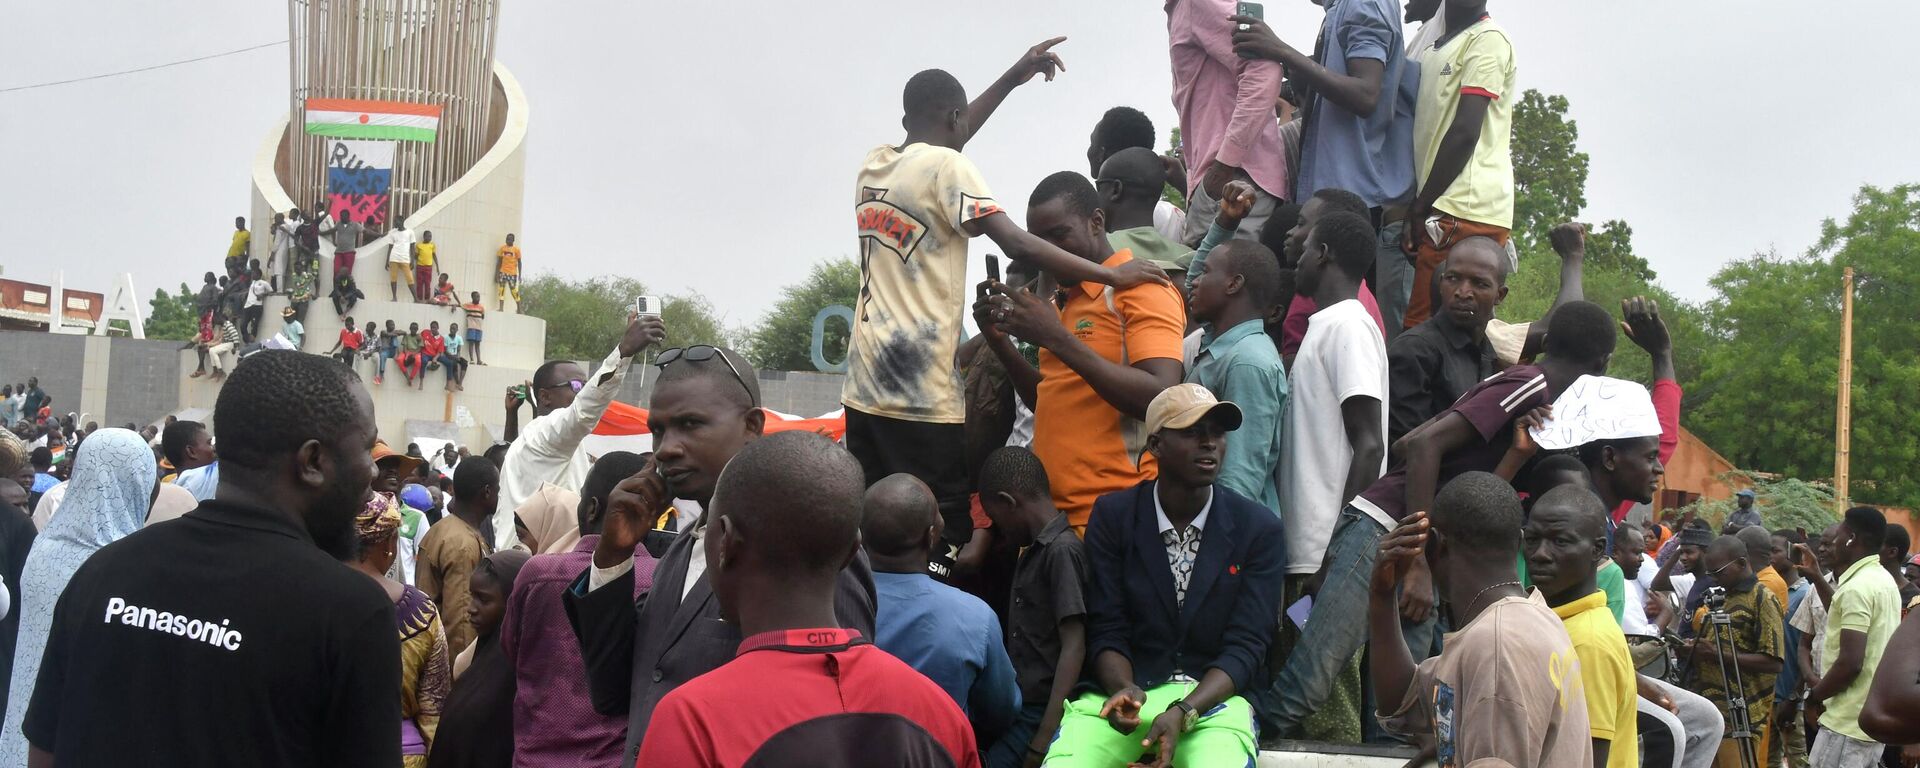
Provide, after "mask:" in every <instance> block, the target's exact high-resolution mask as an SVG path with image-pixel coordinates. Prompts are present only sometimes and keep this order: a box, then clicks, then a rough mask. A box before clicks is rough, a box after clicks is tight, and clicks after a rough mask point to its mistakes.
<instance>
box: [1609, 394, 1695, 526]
mask: <svg viewBox="0 0 1920 768" xmlns="http://www.w3.org/2000/svg"><path fill="white" fill-rule="evenodd" d="M1653 415H1654V416H1656V417H1659V419H1660V463H1661V464H1665V463H1667V462H1668V461H1670V460H1672V459H1673V449H1675V448H1678V447H1679V446H1680V384H1679V383H1678V382H1676V381H1674V380H1673V379H1661V380H1659V381H1656V382H1654V383H1653ZM1632 511H1633V502H1632V501H1627V500H1622V501H1621V502H1620V506H1619V507H1618V508H1616V509H1614V510H1613V522H1614V523H1616V524H1617V523H1619V522H1620V521H1622V520H1625V519H1627V513H1628V512H1632ZM1648 543H1649V544H1652V542H1648ZM1660 543H1661V544H1664V543H1666V541H1665V540H1664V539H1663V540H1661V542H1660ZM1653 546H1654V548H1655V549H1657V548H1658V547H1659V545H1658V544H1655V545H1653ZM1649 551H1654V550H1649Z"/></svg>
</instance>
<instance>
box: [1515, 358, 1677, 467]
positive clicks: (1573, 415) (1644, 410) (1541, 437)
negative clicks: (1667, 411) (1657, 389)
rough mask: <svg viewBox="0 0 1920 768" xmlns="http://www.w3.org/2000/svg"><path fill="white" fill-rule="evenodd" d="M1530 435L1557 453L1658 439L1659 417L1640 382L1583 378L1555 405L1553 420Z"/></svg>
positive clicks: (1557, 399)
mask: <svg viewBox="0 0 1920 768" xmlns="http://www.w3.org/2000/svg"><path fill="white" fill-rule="evenodd" d="M1531 434H1532V435H1533V440H1534V442H1535V443H1537V444H1539V446H1540V447H1541V449H1543V450H1549V451H1558V450H1565V449H1568V448H1578V447H1580V446H1582V445H1586V444H1587V443H1591V442H1593V441H1595V440H1619V439H1623V438H1629V437H1649V436H1658V435H1659V434H1660V417H1659V416H1658V415H1657V414H1655V413H1654V410H1653V396H1652V395H1650V394H1648V393H1647V388H1646V387H1643V386H1641V385H1640V383H1639V382H1634V381H1627V380H1625V379H1614V378H1608V377H1606V376H1581V377H1580V378H1579V379H1578V380H1576V381H1574V382H1573V386H1571V387H1568V388H1567V391H1565V392H1561V393H1560V397H1558V398H1556V399H1555V400H1554V401H1553V418H1551V419H1548V420H1547V423H1545V424H1542V425H1540V426H1538V427H1535V428H1534V429H1533V431H1532V433H1531Z"/></svg>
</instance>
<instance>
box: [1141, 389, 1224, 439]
mask: <svg viewBox="0 0 1920 768" xmlns="http://www.w3.org/2000/svg"><path fill="white" fill-rule="evenodd" d="M1216 411H1218V412H1219V413H1220V415H1221V416H1222V417H1223V418H1224V419H1225V420H1226V427H1227V430H1228V431H1232V430H1236V429H1239V428H1240V418H1241V417H1240V406H1237V405H1234V404H1233V403H1230V402H1223V401H1221V400H1220V399H1219V398H1216V397H1214V396H1213V393H1212V392H1209V391H1207V388H1206V387H1203V386H1200V385H1198V384H1175V385H1173V386H1171V387H1168V388H1166V390H1165V391H1163V392H1161V393H1160V394H1158V395H1154V397H1153V402H1152V403H1149V404H1148V405H1147V434H1149V435H1151V434H1154V433H1157V432H1159V431H1160V430H1163V429H1186V428H1187V427H1191V426H1193V425H1195V424H1198V423H1200V420H1201V419H1204V418H1206V417H1207V415H1208V414H1211V413H1214V412H1216Z"/></svg>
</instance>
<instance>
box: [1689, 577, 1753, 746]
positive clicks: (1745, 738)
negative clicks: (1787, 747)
mask: <svg viewBox="0 0 1920 768" xmlns="http://www.w3.org/2000/svg"><path fill="white" fill-rule="evenodd" d="M1706 604H1707V621H1706V626H1705V627H1702V628H1703V629H1707V630H1709V631H1710V633H1711V634H1712V636H1713V648H1714V651H1715V653H1714V656H1715V657H1716V658H1717V659H1719V661H1720V682H1721V683H1722V684H1723V686H1724V687H1725V688H1726V692H1727V738H1729V739H1733V740H1734V741H1736V742H1738V743H1739V745H1740V764H1741V765H1742V766H1744V767H1745V768H1760V757H1759V754H1758V753H1757V752H1756V748H1755V746H1754V740H1755V738H1756V736H1757V735H1756V734H1755V733H1754V731H1753V719H1752V716H1751V715H1750V714H1749V713H1748V710H1747V694H1746V687H1745V686H1744V685H1743V684H1742V681H1741V679H1740V664H1739V662H1738V660H1737V656H1736V654H1738V652H1739V651H1738V649H1736V648H1735V647H1734V644H1733V636H1732V632H1733V617H1732V616H1731V615H1729V614H1728V613H1727V610H1726V607H1727V592H1726V590H1725V589H1724V588H1722V587H1713V588H1711V589H1709V590H1707V599H1706ZM1691 662H1692V660H1689V666H1692V664H1691Z"/></svg>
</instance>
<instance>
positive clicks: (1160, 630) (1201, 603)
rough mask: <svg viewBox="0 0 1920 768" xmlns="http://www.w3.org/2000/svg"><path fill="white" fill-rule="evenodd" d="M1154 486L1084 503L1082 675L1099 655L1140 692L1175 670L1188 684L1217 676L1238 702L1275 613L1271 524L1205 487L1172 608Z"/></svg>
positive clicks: (1277, 548)
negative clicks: (1187, 567) (1193, 547)
mask: <svg viewBox="0 0 1920 768" xmlns="http://www.w3.org/2000/svg"><path fill="white" fill-rule="evenodd" d="M1154 485H1155V481H1152V480H1149V481H1147V482H1144V483H1141V484H1139V485H1137V486H1134V487H1132V488H1129V489H1127V490H1124V491H1116V492H1114V493H1109V494H1107V495H1105V496H1102V497H1100V499H1099V500H1098V501H1095V502H1094V503H1093V514H1092V516H1091V517H1090V518H1089V520H1090V522H1089V523H1088V525H1087V539H1086V548H1087V622H1088V626H1087V660H1088V665H1087V667H1088V669H1089V670H1091V669H1092V668H1093V664H1092V661H1093V659H1096V658H1099V656H1100V653H1101V652H1102V651H1116V652H1118V653H1120V654H1121V655H1123V656H1126V657H1127V658H1128V659H1130V660H1132V662H1133V679H1134V682H1135V683H1136V684H1138V685H1139V686H1140V687H1141V688H1143V689H1144V688H1151V687H1153V686H1155V685H1159V684H1161V683H1163V682H1166V681H1167V680H1168V679H1169V678H1171V677H1173V673H1174V670H1175V669H1179V670H1181V671H1183V672H1185V673H1186V674H1187V675H1188V676H1190V677H1193V678H1194V679H1196V680H1198V679H1199V678H1200V677H1201V676H1202V675H1204V674H1205V673H1206V671H1207V669H1208V668H1217V669H1219V670H1220V671H1222V672H1225V673H1227V676H1228V677H1231V678H1233V687H1234V690H1236V691H1239V692H1242V693H1243V694H1244V693H1245V692H1246V691H1247V690H1248V689H1249V688H1250V687H1252V686H1253V684H1254V682H1255V680H1256V678H1255V675H1256V674H1260V670H1261V668H1262V665H1263V664H1264V662H1265V661H1266V658H1267V644H1268V643H1269V642H1271V640H1272V638H1273V631H1274V620H1275V617H1276V616H1277V615H1278V613H1279V605H1280V595H1281V587H1282V582H1283V580H1284V579H1285V576H1286V569H1287V548H1286V540H1285V533H1284V532H1283V529H1282V528H1281V527H1280V520H1279V518H1276V517H1274V515H1273V512H1272V511H1270V510H1268V509H1267V508H1266V507H1262V506H1260V504H1259V503H1258V502H1255V501H1253V500H1251V499H1248V498H1247V497H1245V496H1241V495H1240V494H1237V493H1234V492H1233V491H1230V490H1228V489H1227V488H1226V486H1223V485H1219V484H1215V485H1214V486H1213V507H1212V509H1211V510H1210V511H1209V512H1208V513H1207V522H1206V528H1205V529H1204V530H1203V532H1202V533H1201V536H1200V554H1199V556H1198V557H1197V558H1196V559H1195V560H1194V566H1193V575H1192V577H1191V579H1190V580H1189V581H1188V582H1187V599H1186V601H1185V602H1184V603H1182V604H1180V605H1179V607H1176V604H1175V602H1174V590H1173V569H1172V567H1171V566H1169V565H1167V547H1166V545H1165V544H1163V543H1161V541H1160V525H1159V522H1158V520H1157V519H1156V516H1155V514H1154V504H1153V493H1154ZM1108 693H1111V691H1108Z"/></svg>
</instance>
